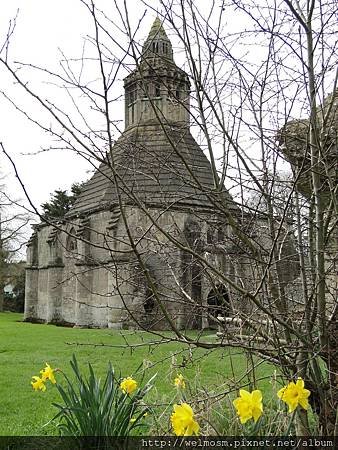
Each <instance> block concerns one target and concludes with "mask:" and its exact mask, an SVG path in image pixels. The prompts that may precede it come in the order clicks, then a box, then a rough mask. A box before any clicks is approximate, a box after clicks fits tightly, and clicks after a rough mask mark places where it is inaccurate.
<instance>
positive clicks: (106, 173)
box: [67, 18, 232, 217]
mask: <svg viewBox="0 0 338 450" xmlns="http://www.w3.org/2000/svg"><path fill="white" fill-rule="evenodd" d="M164 41H165V42H164ZM154 43H155V44H156V43H158V44H159V45H158V47H156V45H155V47H153V44H154ZM160 44H161V45H160ZM167 44H168V46H166V45H167ZM143 49H144V50H143V57H144V58H148V56H147V55H148V54H149V53H148V49H149V51H150V52H152V51H153V49H154V51H155V52H159V53H158V55H161V52H164V55H165V56H164V57H165V58H166V57H167V56H168V57H169V59H171V61H172V63H171V64H172V66H171V67H170V69H168V70H169V73H170V76H171V78H170V79H171V80H173V79H177V80H178V81H177V83H181V81H180V80H182V75H181V74H182V72H183V71H182V70H181V69H179V68H178V67H177V66H176V65H175V63H174V62H173V58H172V47H171V43H170V41H169V39H168V37H167V35H166V33H165V31H164V28H163V25H162V23H161V22H160V20H159V19H158V18H156V19H155V22H154V24H153V26H152V28H151V30H150V33H149V36H148V38H147V40H146V41H145V44H144V46H143ZM158 55H157V56H158ZM155 59H156V60H157V59H159V58H158V57H156V58H155ZM154 61H155V60H154ZM148 64H150V63H149V62H148ZM153 67H154V71H155V72H156V71H157V65H156V62H154V66H153ZM173 68H174V70H176V71H177V78H175V77H174V76H173V75H172V72H173ZM161 70H162V69H161ZM156 73H157V72H156ZM156 73H155V78H151V77H150V78H149V83H150V84H151V83H152V86H154V83H155V82H158V77H156ZM133 74H134V75H133V77H134V78H133V80H132V82H133V83H135V82H136V83H137V82H139V81H138V71H137V70H135V71H134V72H133ZM183 74H184V76H185V77H186V79H188V77H187V75H186V74H185V73H184V72H183ZM130 77H131V75H129V76H128V77H127V79H128V80H129V79H130ZM128 83H129V84H128ZM128 83H126V82H125V89H128V88H129V86H130V83H131V82H128ZM186 83H188V81H187V82H186ZM180 86H181V85H180V84H178V85H177V88H176V89H179V87H180ZM172 89H174V90H175V88H172ZM150 90H151V89H150ZM165 91H166V86H165V85H164V87H163V91H162V90H161V96H162V98H160V99H158V98H156V99H155V100H154V101H158V100H160V101H161V102H163V104H167V103H166V102H169V101H171V99H170V98H169V94H168V93H165ZM163 92H164V93H163ZM137 95H139V97H137V99H136V102H139V104H142V102H143V101H144V99H143V98H142V97H141V95H142V94H137ZM185 95H189V93H188V92H187V93H186V94H185ZM181 102H182V104H183V102H184V100H183V101H181ZM128 105H129V103H128V101H127V102H126V108H128V107H129V106H128ZM186 105H189V102H188V103H186ZM141 106H142V105H141ZM180 107H181V108H182V110H183V108H188V107H189V106H185V107H183V106H180ZM176 117H177V116H176ZM175 120H176V119H175V118H171V117H167V119H166V121H164V123H165V124H161V123H159V121H158V119H156V118H154V117H153V119H151V120H145V119H144V118H143V117H142V115H140V116H139V117H137V118H136V119H135V121H134V122H132V123H131V124H129V126H127V129H126V130H125V131H124V132H123V133H122V135H121V136H120V138H119V139H118V140H117V142H116V144H115V145H114V147H113V149H112V155H111V156H110V157H109V160H108V161H107V163H105V164H101V166H100V167H99V169H98V170H97V172H96V173H95V174H94V176H93V177H92V178H91V179H90V180H89V181H88V182H87V183H86V184H85V186H84V187H83V190H82V192H81V194H80V195H79V197H78V199H77V201H76V202H75V204H74V206H73V208H72V209H71V210H70V211H69V213H68V214H67V216H68V217H70V216H76V215H83V214H88V213H90V212H93V211H95V210H99V209H108V208H111V207H112V206H113V205H116V204H117V203H118V198H119V196H120V198H121V199H122V201H123V203H124V204H131V205H137V204H139V203H140V202H141V203H142V205H143V206H156V207H157V208H161V209H164V208H169V207H170V208H182V207H184V208H186V207H194V208H195V207H199V208H206V209H208V210H210V209H211V208H212V201H211V199H216V201H222V202H223V204H224V201H226V202H228V206H229V207H230V205H231V201H232V200H231V197H230V195H229V194H228V193H227V192H226V191H225V189H224V190H223V191H222V192H219V191H217V190H216V189H215V185H214V179H213V174H212V170H211V166H210V163H209V161H208V159H207V157H206V156H205V155H204V153H203V151H202V150H201V148H200V147H199V145H198V144H197V143H196V141H195V140H194V138H193V137H192V135H191V133H190V130H189V120H187V121H186V122H185V123H183V122H182V121H178V122H175ZM169 124H170V125H169Z"/></svg>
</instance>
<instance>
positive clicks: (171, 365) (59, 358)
mask: <svg viewBox="0 0 338 450" xmlns="http://www.w3.org/2000/svg"><path fill="white" fill-rule="evenodd" d="M0 333H1V334H0V336H1V340H0V380H1V381H0V382H1V385H0V386H1V388H0V389H1V391H0V394H1V402H0V418H1V420H0V435H1V436H12V435H18V436H24V435H31V436H34V435H44V434H48V435H50V434H56V433H57V432H56V429H55V426H54V425H48V426H47V427H43V425H44V424H46V423H47V422H48V421H49V420H50V419H51V418H52V417H53V415H54V414H55V412H56V409H55V408H54V407H53V406H52V405H51V403H52V402H53V401H57V400H59V397H58V393H57V390H56V389H55V387H53V386H51V385H50V384H48V389H47V391H46V392H44V393H42V392H34V391H33V390H32V388H31V386H30V381H31V377H32V375H39V371H40V370H41V369H42V368H43V367H44V365H45V362H48V364H50V365H51V367H53V368H57V367H59V368H61V369H62V370H63V371H65V372H66V373H67V374H68V375H69V374H70V373H71V372H70V366H69V361H70V359H71V357H72V354H73V353H75V354H76V357H77V359H78V362H79V364H80V366H81V367H83V368H85V367H86V365H87V363H88V362H90V363H91V364H92V366H93V368H94V370H95V372H97V373H98V374H100V375H102V376H105V373H106V369H107V364H108V362H109V361H111V363H112V365H113V367H114V369H115V372H116V373H117V374H119V373H121V376H129V375H132V374H133V375H134V377H135V378H136V379H138V380H140V379H141V373H142V372H143V371H145V380H147V379H149V378H150V377H151V376H152V375H153V374H154V373H157V378H156V381H155V388H154V389H153V390H152V391H151V392H150V394H149V396H148V397H147V399H148V401H149V402H150V403H152V402H153V403H154V404H155V403H156V404H166V403H168V402H172V401H173V399H174V396H175V389H174V388H173V378H174V377H175V376H176V374H177V373H182V374H183V375H184V377H186V378H187V379H188V380H189V384H190V386H191V388H192V390H193V391H194V392H196V389H201V390H202V389H207V390H210V391H212V392H214V393H215V392H216V393H220V392H223V391H224V392H226V391H227V390H228V389H229V386H230V387H234V388H236V386H239V384H237V385H236V380H241V381H240V382H241V383H242V384H244V383H245V380H247V377H245V376H244V375H245V373H246V371H247V369H248V367H250V364H251V363H250V361H248V359H247V358H246V355H245V354H244V353H243V352H242V351H239V350H235V349H229V348H224V349H218V350H213V351H207V350H203V349H190V350H189V348H187V347H184V346H183V345H182V344H178V343H175V342H170V343H162V344H161V345H156V346H150V345H144V346H136V347H135V348H133V349H131V348H130V347H128V346H127V345H126V340H127V341H128V342H129V343H131V344H133V345H137V344H141V343H145V344H147V343H150V342H154V340H155V339H156V337H155V336H153V335H151V334H150V333H145V332H141V331H136V332H135V331H121V332H118V331H112V330H107V329H102V330H90V329H76V328H62V327H56V326H53V325H38V324H30V323H24V322H22V315H21V314H14V313H0ZM167 336H168V337H169V336H170V334H169V333H167ZM208 339H209V340H212V339H215V337H212V336H210V338H208ZM79 344H96V346H95V345H79ZM103 344H106V345H107V346H104V345H103ZM108 345H111V346H112V347H109V346H108ZM113 346H115V347H113ZM255 363H258V368H257V370H256V373H255V377H256V381H257V387H258V388H260V389H264V387H265V386H267V385H268V384H269V378H270V376H271V375H272V372H273V367H271V366H269V365H268V364H266V363H263V364H260V363H259V360H258V359H257V360H255ZM137 368H139V371H138V372H137V373H136V370H137ZM243 376H244V378H243ZM59 377H60V375H59ZM58 379H59V380H60V378H58ZM252 379H253V377H252V376H251V380H252ZM168 414H169V413H168Z"/></svg>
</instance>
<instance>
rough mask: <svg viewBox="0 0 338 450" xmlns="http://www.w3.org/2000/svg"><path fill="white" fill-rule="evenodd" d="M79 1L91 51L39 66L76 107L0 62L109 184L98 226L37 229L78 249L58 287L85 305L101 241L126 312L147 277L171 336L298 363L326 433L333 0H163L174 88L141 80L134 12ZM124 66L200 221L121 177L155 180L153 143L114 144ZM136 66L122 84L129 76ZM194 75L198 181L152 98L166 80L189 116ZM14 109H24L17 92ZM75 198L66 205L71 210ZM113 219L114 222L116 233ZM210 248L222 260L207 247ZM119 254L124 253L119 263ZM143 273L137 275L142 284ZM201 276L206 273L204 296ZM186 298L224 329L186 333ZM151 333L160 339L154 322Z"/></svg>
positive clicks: (332, 285)
mask: <svg viewBox="0 0 338 450" xmlns="http://www.w3.org/2000/svg"><path fill="white" fill-rule="evenodd" d="M82 3H83V5H84V7H85V8H87V10H88V12H89V14H90V15H91V17H92V19H93V27H94V36H93V37H88V38H87V44H88V54H86V55H83V56H82V58H80V59H79V60H69V59H66V58H65V59H64V60H63V61H62V69H63V72H62V73H61V74H55V73H52V72H51V71H49V70H48V69H46V68H39V67H34V69H35V70H37V71H38V72H39V73H42V74H44V75H46V76H47V77H50V78H51V79H52V80H53V83H59V84H60V85H61V86H62V87H63V88H64V87H65V89H66V92H67V95H68V96H69V98H70V99H71V105H72V106H74V105H75V112H74V110H73V112H72V111H71V110H67V109H66V108H65V107H64V105H62V106H61V104H60V105H58V104H57V102H56V101H54V100H50V99H49V100H44V99H43V98H42V97H41V96H39V95H38V94H37V93H36V92H34V91H33V90H31V88H30V87H29V86H28V85H27V83H26V81H25V79H24V78H23V75H21V74H20V75H19V74H18V72H17V71H16V70H15V67H14V66H13V65H12V63H10V61H9V59H8V53H6V55H5V56H4V57H2V58H1V59H0V62H1V63H2V65H3V66H4V67H5V68H6V69H7V70H8V71H9V73H11V74H12V76H13V79H14V81H15V82H16V83H17V85H18V86H19V87H21V89H23V90H24V91H25V92H26V94H28V95H29V96H31V98H32V100H34V101H36V102H37V103H38V104H39V105H40V106H41V107H42V109H43V110H45V111H47V112H48V113H49V115H50V117H51V118H52V119H53V124H52V125H51V126H50V125H46V124H44V123H43V122H41V121H37V120H34V119H31V118H30V120H31V121H33V122H34V123H35V124H37V125H39V126H40V127H41V128H42V129H44V130H45V131H47V132H49V133H51V134H52V135H53V136H54V137H56V138H57V139H58V140H59V141H60V147H61V146H62V147H63V148H65V147H66V148H68V149H69V150H70V151H73V152H76V153H77V154H78V155H81V156H82V157H84V158H86V159H87V160H88V162H89V163H90V164H92V165H93V166H94V167H95V168H96V169H97V173H98V175H97V180H98V183H108V184H109V185H110V186H111V188H110V189H111V191H113V192H114V199H115V203H114V205H110V208H111V211H110V212H111V214H112V217H111V227H110V229H109V230H108V232H107V233H106V232H104V231H102V229H101V228H100V227H99V225H98V224H97V223H96V225H95V223H93V224H92V223H90V224H89V222H88V221H87V222H86V220H85V219H81V221H80V225H79V222H78V218H77V217H76V215H73V216H72V215H69V223H68V224H67V225H66V226H64V224H62V223H53V224H49V225H50V226H53V228H54V229H55V230H56V232H55V233H54V234H53V235H51V234H50V235H49V236H47V238H48V239H50V242H54V241H53V239H56V236H57V232H58V231H62V232H63V233H66V234H68V237H65V238H63V240H62V239H60V242H61V244H60V245H61V246H63V249H64V251H65V253H66V254H67V255H68V258H70V259H72V264H71V265H69V267H68V272H67V274H66V276H64V277H63V278H62V277H61V278H60V275H59V274H58V273H57V272H55V277H56V278H55V279H56V280H58V281H57V283H58V285H59V286H63V288H64V289H65V290H66V291H67V289H68V287H67V286H68V284H67V283H69V282H70V281H71V280H72V279H74V278H76V280H77V282H78V283H79V289H80V291H81V293H82V296H83V300H82V301H81V302H80V303H82V306H88V301H87V297H88V295H87V294H86V292H88V290H89V291H90V289H89V288H88V286H91V284H90V283H91V280H92V277H94V276H95V270H96V269H91V270H89V269H88V267H89V266H90V265H92V266H98V265H99V262H100V261H101V266H102V259H101V260H100V257H99V256H98V254H99V253H98V252H97V251H96V249H101V250H104V251H105V252H106V254H107V255H109V256H110V259H109V262H108V259H107V260H106V261H105V263H104V264H105V265H104V267H105V270H106V271H107V272H109V276H110V277H111V278H112V279H114V285H115V287H116V290H117V293H118V295H119V297H120V299H121V305H122V307H123V309H124V310H126V311H127V312H128V313H129V315H130V316H131V317H132V319H133V321H134V323H137V324H138V326H140V327H143V328H148V326H147V324H145V323H144V322H142V320H140V308H139V305H136V302H134V303H133V301H131V300H130V298H131V297H133V296H134V297H137V296H138V295H141V294H140V292H141V291H142V290H145V291H146V292H142V295H143V297H145V298H146V301H145V302H144V304H143V307H144V310H145V312H146V313H147V314H148V316H149V317H152V314H154V316H153V318H154V320H155V321H156V320H158V321H159V322H161V323H163V322H164V323H165V324H166V328H169V329H172V330H173V331H174V333H175V335H176V339H177V341H180V342H184V343H186V344H188V345H194V346H200V347H204V348H218V347H221V346H227V345H232V346H237V347H242V348H245V349H247V350H249V351H250V352H255V353H257V354H259V355H261V356H263V357H264V358H265V359H266V360H268V361H270V362H273V363H275V364H277V365H278V366H279V367H280V368H281V370H282V372H283V373H284V375H285V376H287V377H295V376H302V377H303V378H304V379H305V380H306V383H307V385H308V386H309V387H310V389H311V391H312V397H311V399H312V406H313V409H314V411H315V412H316V413H318V415H319V420H320V430H321V432H323V433H327V434H333V433H334V432H335V427H337V423H336V409H337V382H336V380H337V360H338V359H337V357H336V356H337V355H336V350H335V349H336V348H337V304H336V299H337V280H336V269H335V268H336V258H337V234H336V233H337V231H336V230H337V227H336V225H337V182H336V170H335V169H336V151H337V72H336V67H337V51H336V50H337V48H336V46H337V43H336V42H335V40H334V33H335V31H336V30H335V27H336V7H335V4H334V2H331V1H326V2H317V1H315V0H312V1H309V0H308V1H305V0H304V1H302V2H292V1H289V0H285V1H281V2H275V1H269V2H266V1H264V2H263V1H262V2H257V1H255V2H254V1H250V0H248V1H241V0H229V1H228V2H226V1H223V2H221V4H220V5H219V4H217V5H216V3H215V2H211V4H210V5H208V7H205V10H204V9H203V8H199V6H198V5H197V4H196V2H193V1H190V0H185V1H184V0H181V1H174V2H166V1H164V0H163V1H160V8H159V11H160V12H158V14H159V15H160V16H161V19H162V20H163V22H164V24H166V26H167V27H168V29H170V30H171V32H172V33H173V38H174V39H175V43H176V45H177V47H178V48H179V49H180V50H181V51H182V52H183V53H184V58H185V61H186V64H187V68H188V69H187V71H188V72H189V81H188V80H187V79H185V78H184V75H183V74H182V86H183V85H184V86H185V88H184V89H183V88H182V91H180V90H177V92H172V89H173V87H172V85H170V82H168V81H165V80H164V81H163V79H162V80H161V78H160V77H158V80H157V82H156V80H155V83H154V92H153V95H151V94H150V93H149V92H147V86H148V84H147V79H148V78H147V77H150V76H154V75H151V70H152V65H151V62H149V61H150V60H149V59H147V58H146V57H144V58H143V60H142V58H140V55H141V54H142V55H143V56H144V55H146V54H147V53H146V52H147V51H148V50H147V48H148V47H147V46H146V44H144V46H143V49H142V47H141V46H140V44H139V42H138V37H139V36H140V30H139V28H140V24H141V23H142V20H141V19H140V22H139V23H138V25H137V26H136V27H135V26H134V27H133V25H132V23H131V20H130V11H129V10H128V8H127V5H126V3H122V2H115V11H116V13H117V16H118V23H117V22H114V21H112V20H110V19H109V18H108V17H107V16H106V14H105V13H104V12H103V11H100V10H99V9H98V8H97V7H96V6H95V3H94V2H93V1H86V0H82ZM143 3H144V6H145V8H148V9H151V8H152V6H151V4H147V2H143ZM154 13H155V11H154ZM229 17H236V18H237V19H238V20H237V21H236V25H235V26H234V25H233V24H231V23H230V22H228V23H227V18H229ZM253 43H254V45H253ZM163 44H165V42H163ZM165 49H166V48H165V47H163V51H164V52H165V51H166V50H165ZM6 50H7V47H6ZM151 51H154V52H156V51H157V50H156V48H155V49H154V50H151ZM94 62H96V63H97V65H94ZM131 64H132V65H133V67H135V66H136V68H137V70H138V75H137V76H138V78H137V89H138V91H137V92H136V91H133V90H130V92H128V95H129V97H128V102H126V105H127V106H128V108H127V107H126V108H127V109H126V122H127V124H128V123H129V122H128V121H131V123H132V121H133V114H135V111H134V104H136V103H135V101H136V97H135V95H136V96H137V95H140V93H141V92H143V94H142V98H143V99H144V100H145V101H147V102H148V103H147V104H148V108H149V109H148V111H150V112H149V114H151V116H152V117H153V118H156V120H157V122H158V123H159V126H160V129H161V132H163V133H164V134H165V136H166V139H167V142H168V143H169V144H168V145H169V148H170V154H173V155H175V158H176V160H177V161H178V162H179V166H180V167H181V168H182V169H181V170H182V173H183V174H184V176H183V177H182V175H180V174H177V173H176V172H175V170H173V169H172V168H170V167H169V166H168V165H167V166H166V170H167V171H169V172H170V174H171V176H172V179H175V180H176V182H177V180H180V181H181V183H182V184H181V186H184V187H185V189H187V186H188V187H189V189H192V190H193V191H194V192H198V193H199V194H198V195H202V196H203V198H205V199H206V201H207V202H208V203H209V204H210V213H209V214H205V213H202V212H200V210H198V208H197V209H196V210H195V211H194V214H195V219H194V220H191V221H190V222H189V223H186V227H185V228H184V229H183V230H182V226H181V225H180V223H179V222H180V221H179V218H178V216H177V218H175V219H174V220H173V221H172V222H171V226H170V227H169V228H168V227H167V226H166V224H165V223H164V222H163V221H161V217H162V216H163V215H164V214H167V212H168V211H169V210H170V208H172V206H173V205H177V204H178V203H180V202H182V201H183V200H184V196H185V195H187V192H188V191H184V189H183V190H181V191H180V192H179V191H178V190H176V191H175V196H174V197H172V198H171V199H170V201H169V202H168V203H167V204H165V205H164V207H163V209H162V211H161V212H159V211H157V212H156V213H154V212H153V211H152V210H150V209H149V203H151V201H153V200H154V199H149V198H148V199H145V198H143V197H142V194H140V191H137V190H136V189H135V184H137V178H135V179H134V180H132V181H134V183H130V181H129V179H128V176H129V177H130V176H131V175H130V173H131V172H130V171H129V168H130V166H129V165H128V164H127V163H126V162H125V161H122V162H121V158H122V157H124V158H128V160H129V161H132V162H133V164H135V167H137V171H138V173H142V175H145V177H146V178H148V179H149V180H150V179H152V180H154V179H155V178H156V173H155V172H156V170H155V169H156V168H157V167H158V166H157V165H156V155H155V156H153V160H152V163H151V164H152V165H153V168H154V170H153V171H152V172H151V173H149V171H148V169H149V167H146V165H143V166H142V165H141V164H140V159H139V160H137V158H142V157H144V155H145V152H146V151H147V149H144V145H143V143H142V140H141V141H135V140H134V141H130V140H129V141H128V139H124V140H122V141H121V142H120V141H118V142H117V144H118V145H115V146H114V143H115V137H116V136H117V134H118V133H119V131H120V127H119V121H118V120H115V117H114V106H115V105H116V104H117V102H118V99H117V98H116V91H115V88H116V85H117V84H118V78H119V74H120V73H121V71H125V72H126V71H128V72H130V67H131ZM89 65H90V67H89ZM86 66H88V72H86V70H85V69H86ZM20 67H21V68H22V69H23V68H27V67H29V68H30V69H32V66H31V65H30V64H24V63H20ZM93 67H94V69H93ZM89 69H90V70H89ZM133 76H134V75H133V73H131V74H130V77H131V78H130V79H128V80H127V82H126V86H127V85H128V83H129V85H130V86H132V77H133ZM93 79H95V81H93ZM98 80H99V81H98ZM157 83H158V84H157ZM189 83H190V84H191V88H190V89H191V105H190V113H191V118H190V120H191V128H192V131H193V133H194V136H195V137H196V139H197V140H198V141H199V143H200V144H201V146H202V148H203V149H204V151H205V153H206V154H207V155H208V158H209V161H210V171H211V176H212V183H209V184H208V185H205V184H203V183H201V181H200V179H199V177H198V176H197V175H196V174H197V172H196V171H197V169H192V167H194V162H193V161H191V159H189V154H188V152H185V151H183V150H182V148H181V147H180V144H179V142H180V136H181V135H177V134H176V135H175V136H176V138H175V137H174V138H173V134H172V133H171V131H170V126H171V124H170V121H169V120H168V117H167V116H166V115H165V114H164V113H163V109H161V108H159V107H158V102H157V98H158V97H160V96H161V95H162V93H163V92H164V91H165V92H166V94H165V95H167V98H168V99H170V101H172V102H173V103H174V104H176V105H179V106H180V111H181V113H182V114H183V115H184V111H185V112H186V113H189V104H188V103H187V96H186V95H185V96H182V94H181V93H180V92H183V91H184V92H187V89H186V86H188V84H189ZM129 85H128V86H129ZM75 92H78V93H79V94H75ZM135 92H136V94H135ZM330 93H332V95H331V96H329V94H330ZM3 95H4V96H5V97H6V98H7V99H8V100H9V101H10V102H12V104H14V101H13V100H11V99H10V98H9V96H8V95H7V94H6V93H4V92H3ZM168 101H169V100H168ZM129 105H130V108H129ZM88 106H89V107H90V111H91V112H90V113H88V112H87V111H88V110H87V108H88ZM15 107H16V108H17V109H18V110H19V111H21V112H22V113H23V114H26V115H27V113H26V112H25V111H24V110H23V109H22V108H21V107H20V105H18V104H15ZM129 114H130V115H129ZM304 116H305V118H304ZM28 118H29V117H28ZM177 136H178V137H177ZM191 145H193V144H191ZM121 148H122V150H121ZM126 149H127V150H128V149H129V153H128V151H127V150H126ZM121 155H122V156H121ZM137 155H138V156H137ZM140 155H141V156H140ZM122 159H123V158H122ZM147 162H148V165H149V159H147ZM288 162H289V163H290V164H291V165H290V166H289V164H288ZM121 167H122V168H123V169H125V172H123V171H121ZM285 167H287V168H288V169H291V170H292V174H293V175H292V178H291V179H290V180H289V181H288V188H287V190H284V189H283V188H282V189H281V188H280V187H279V188H278V189H276V185H278V176H277V175H278V173H279V171H280V170H282V169H283V168H285ZM180 176H181V178H180ZM182 178H184V180H183V179H182ZM156 181H157V182H158V185H159V186H160V182H159V179H157V180H156ZM84 189H86V188H84ZM107 189H108V188H107ZM107 192H108V191H107ZM189 192H190V195H191V192H192V191H191V190H190V191H189ZM248 192H249V193H251V195H254V196H255V198H256V199H259V200H258V204H257V202H256V203H255V204H252V202H250V201H249V197H250V195H248ZM229 193H230V194H231V196H230V194H229ZM155 196H156V192H155V191H154V197H155ZM80 200H81V198H80ZM80 200H79V201H80ZM128 202H129V203H130V202H133V205H136V206H137V208H138V211H139V214H140V216H139V217H142V220H141V219H139V220H140V223H141V222H142V223H141V225H142V226H140V227H138V223H137V219H136V218H135V216H134V215H133V214H132V213H131V210H130V209H129V208H128V206H126V205H127V204H128ZM258 205H263V206H262V207H258ZM80 206H81V204H80V203H78V204H75V211H78V214H79V215H81V214H80V213H81V208H80ZM76 208H78V210H76ZM118 221H120V223H122V226H123V233H122V234H118V233H117V234H116V224H117V222H118ZM77 230H78V231H77ZM146 246H148V247H147V251H146V250H145V249H146ZM149 248H150V251H149ZM168 249H169V250H170V251H168ZM211 254H213V255H216V257H215V258H214V259H212V258H211V257H210V255H211ZM55 255H56V256H55V258H57V257H58V255H57V254H56V253H55ZM129 255H132V258H131V259H130V260H128V259H126V258H125V259H124V260H123V257H125V256H129ZM175 255H176V256H177V255H181V256H182V258H183V259H184V261H185V263H184V264H185V265H184V266H182V267H183V269H182V270H183V275H186V277H184V276H182V277H179V276H178V275H177V267H176V266H175ZM181 256H180V257H181ZM118 257H119V259H118ZM117 261H118V263H117ZM121 261H125V264H126V266H128V264H132V265H133V270H134V273H136V274H137V275H134V276H130V275H124V274H130V272H128V270H127V268H126V270H121V267H122V265H123V263H122V262H121ZM128 261H129V262H128ZM130 261H132V263H131V262H130ZM159 267H161V271H160V270H159ZM136 269H137V270H136ZM160 272H161V273H160ZM188 278H189V282H188V281H187V280H188ZM140 279H142V280H144V281H145V284H142V286H141V285H140V284H139V280H140ZM169 279H170V280H171V281H170V282H168V280H169ZM202 279H203V280H208V286H209V294H208V295H207V296H205V293H204V294H203V295H204V297H203V295H202V290H203V289H202V288H201V280H202ZM203 283H204V284H205V286H207V283H206V282H203ZM130 286H132V287H133V289H130ZM204 289H205V290H206V287H205V288H204ZM67 292H68V291H67ZM91 293H92V294H93V295H95V296H96V297H95V298H97V302H98V305H97V307H98V308H99V307H102V308H104V307H107V305H108V307H112V309H114V306H111V293H109V292H93V291H91ZM154 311H156V314H155V313H154ZM177 311H179V312H177ZM184 311H185V313H184ZM187 311H192V313H191V321H190V322H189V326H191V325H192V324H193V325H199V326H202V325H212V326H215V325H216V326H218V327H219V328H220V330H221V335H222V337H221V338H220V340H219V341H218V342H217V343H214V342H210V341H208V340H205V339H204V338H203V337H202V336H199V337H198V339H194V338H191V337H190V336H189V334H188V333H186V332H185V330H184V326H185V325H186V326H188V322H184V320H183V319H182V320H181V318H180V317H177V316H179V314H182V317H183V315H184V314H186V312H187ZM175 314H176V315H175ZM148 325H149V324H148ZM152 325H153V322H152ZM153 332H154V333H156V334H157V335H159V336H161V332H160V331H159V330H157V331H153ZM322 361H324V363H325V369H324V371H323V370H322V368H321V362H322ZM298 433H299V434H302V435H306V434H308V433H309V425H308V423H307V417H306V415H305V414H303V413H301V412H300V413H299V414H298Z"/></svg>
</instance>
